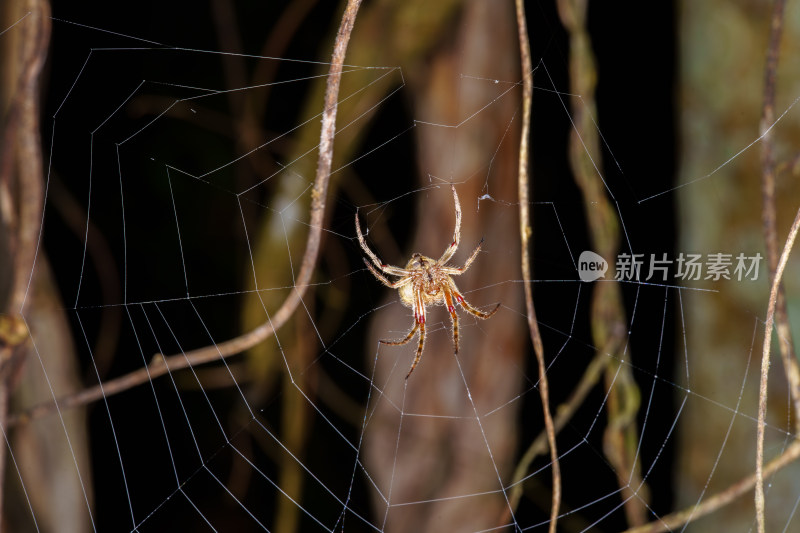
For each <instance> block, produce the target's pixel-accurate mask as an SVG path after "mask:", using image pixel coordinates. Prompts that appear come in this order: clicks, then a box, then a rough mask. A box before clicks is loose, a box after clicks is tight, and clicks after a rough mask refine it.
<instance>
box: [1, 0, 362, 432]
mask: <svg viewBox="0 0 800 533" xmlns="http://www.w3.org/2000/svg"><path fill="white" fill-rule="evenodd" d="M360 4H361V1H360V0H348V3H347V6H346V7H345V11H344V15H343V16H342V22H341V24H340V26H339V32H338V34H337V35H336V42H335V44H334V49H333V57H332V58H331V68H330V71H329V74H328V81H327V85H326V89H325V110H324V112H323V114H322V130H321V133H320V145H319V160H318V163H317V174H316V178H315V181H314V187H313V188H312V190H311V220H310V222H309V228H310V229H309V233H308V240H307V243H306V250H305V253H304V254H303V260H302V263H301V265H300V272H299V274H298V276H297V281H296V282H295V286H294V290H293V291H292V292H291V293H289V296H287V297H286V300H284V301H283V303H282V304H281V306H280V308H279V309H278V311H277V312H276V313H275V314H274V316H272V317H270V318H269V319H268V321H267V322H265V323H264V324H262V325H261V326H259V327H257V328H255V329H253V330H252V331H249V332H247V333H245V334H243V335H241V336H239V337H236V338H234V339H231V340H228V341H225V342H221V343H218V344H211V345H209V346H205V347H203V348H198V349H196V350H191V351H188V352H184V353H180V354H175V355H169V356H162V355H161V354H156V355H155V356H154V357H153V360H152V361H151V363H150V364H149V365H148V366H146V367H143V368H140V369H138V370H135V371H133V372H131V373H129V374H126V375H124V376H121V377H119V378H116V379H112V380H110V381H107V382H105V383H102V384H98V385H96V386H94V387H89V388H87V389H84V390H83V391H80V392H78V393H77V394H73V395H69V396H67V397H65V398H62V399H59V400H56V401H55V402H54V403H47V404H41V405H38V406H35V407H33V408H32V409H30V410H29V411H27V412H24V413H21V414H19V415H15V416H12V417H9V420H8V424H9V425H13V424H18V423H21V422H23V421H27V420H30V419H32V418H35V417H38V416H42V415H44V414H46V413H49V412H52V411H55V410H57V409H65V408H69V407H75V406H77V405H84V404H86V403H89V402H92V401H96V400H99V399H100V398H102V397H104V396H105V397H108V396H111V395H113V394H117V393H119V392H122V391H125V390H128V389H130V388H132V387H135V386H137V385H140V384H143V383H146V382H147V381H150V380H152V379H155V378H157V377H159V376H162V375H164V374H166V373H167V372H173V371H176V370H179V369H182V368H187V367H190V366H195V365H201V364H204V363H208V362H211V361H218V360H220V359H223V358H226V357H230V356H232V355H235V354H238V353H241V352H243V351H245V350H247V349H249V348H252V347H253V346H255V345H256V344H258V343H260V342H262V341H264V340H265V339H266V338H267V337H269V336H270V335H271V334H272V333H274V332H275V331H277V330H278V329H280V328H281V327H282V326H283V325H284V324H286V322H287V321H288V320H289V318H290V317H291V316H292V314H293V313H294V311H295V309H297V306H298V304H299V303H300V301H301V299H302V298H303V295H304V294H305V292H306V290H307V289H308V286H309V285H310V282H311V276H312V274H313V272H314V267H315V265H316V261H317V256H318V255H319V248H320V241H321V236H322V224H323V218H324V215H325V198H326V193H327V190H328V181H329V178H330V172H331V162H332V161H333V138H334V135H335V132H336V111H337V99H338V95H339V83H340V81H341V73H342V65H343V64H344V56H345V52H346V51H347V43H348V41H349V40H350V34H351V32H352V30H353V24H354V22H355V18H356V14H357V13H358V8H359V5H360Z"/></svg>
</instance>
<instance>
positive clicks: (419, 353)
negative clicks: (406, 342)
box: [406, 322, 425, 379]
mask: <svg viewBox="0 0 800 533" xmlns="http://www.w3.org/2000/svg"><path fill="white" fill-rule="evenodd" d="M417 325H418V326H419V346H417V355H415V356H414V362H413V363H411V370H409V371H408V374H406V379H408V376H410V375H411V373H412V372H413V371H414V368H416V366H417V363H419V360H420V359H422V348H423V347H424V346H425V322H417ZM414 327H415V328H416V327H417V326H414Z"/></svg>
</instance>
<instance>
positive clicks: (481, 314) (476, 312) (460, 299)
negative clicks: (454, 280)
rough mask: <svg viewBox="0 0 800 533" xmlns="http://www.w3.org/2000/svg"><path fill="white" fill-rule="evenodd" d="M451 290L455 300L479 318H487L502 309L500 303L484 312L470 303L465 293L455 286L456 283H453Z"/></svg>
mask: <svg viewBox="0 0 800 533" xmlns="http://www.w3.org/2000/svg"><path fill="white" fill-rule="evenodd" d="M451 290H452V291H453V298H454V299H455V301H456V302H458V303H459V304H461V307H463V308H464V309H466V310H467V311H469V312H470V313H472V314H473V315H475V316H476V317H478V318H482V319H484V320H486V319H487V318H489V317H490V316H492V315H493V314H495V313H496V312H497V310H498V309H500V304H499V303H498V304H497V305H496V306H494V309H492V310H491V311H489V312H488V313H484V312H483V311H479V310H477V309H475V308H474V307H472V304H470V303H469V302H468V301H466V300H465V299H464V295H462V294H461V293H460V292H458V289H456V288H455V284H452V286H451Z"/></svg>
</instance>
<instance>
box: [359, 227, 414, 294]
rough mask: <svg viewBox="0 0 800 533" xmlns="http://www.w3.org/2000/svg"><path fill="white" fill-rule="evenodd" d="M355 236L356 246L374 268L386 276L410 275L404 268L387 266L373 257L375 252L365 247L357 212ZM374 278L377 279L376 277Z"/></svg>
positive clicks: (365, 243) (365, 242)
mask: <svg viewBox="0 0 800 533" xmlns="http://www.w3.org/2000/svg"><path fill="white" fill-rule="evenodd" d="M356 235H357V236H358V244H360V245H361V249H362V250H364V253H366V254H367V255H368V256H369V258H370V259H372V262H373V263H374V264H375V266H376V267H378V268H380V269H381V270H382V271H384V272H386V273H387V274H392V275H393V276H406V275H408V274H410V272H409V271H408V270H406V269H405V268H400V267H396V266H392V265H387V264H385V263H383V262H382V261H381V260H380V259H379V258H378V256H377V255H375V252H373V251H372V250H370V249H369V246H367V241H366V240H365V239H364V235H363V234H362V233H361V224H360V223H359V222H358V212H356ZM365 261H366V260H365ZM367 266H370V265H367ZM370 270H372V268H370ZM372 273H373V274H374V273H375V271H374V270H372ZM376 277H377V275H376ZM378 279H381V278H380V277H378ZM384 279H385V278H384Z"/></svg>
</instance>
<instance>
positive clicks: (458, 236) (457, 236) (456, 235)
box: [438, 184, 461, 265]
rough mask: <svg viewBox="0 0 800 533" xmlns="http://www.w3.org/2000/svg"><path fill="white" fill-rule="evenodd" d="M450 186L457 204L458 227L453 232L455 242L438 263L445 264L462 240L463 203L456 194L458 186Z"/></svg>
mask: <svg viewBox="0 0 800 533" xmlns="http://www.w3.org/2000/svg"><path fill="white" fill-rule="evenodd" d="M450 188H451V189H452V190H453V202H454V203H455V205H456V229H455V231H454V232H453V242H452V243H451V244H450V246H448V247H447V250H445V252H444V254H442V257H441V258H439V261H438V263H439V264H440V265H443V264H445V263H447V262H448V261H450V259H451V258H452V257H453V254H455V253H456V249H458V243H459V241H460V240H461V204H460V203H459V201H458V194H456V186H455V185H452V184H451V185H450Z"/></svg>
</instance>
